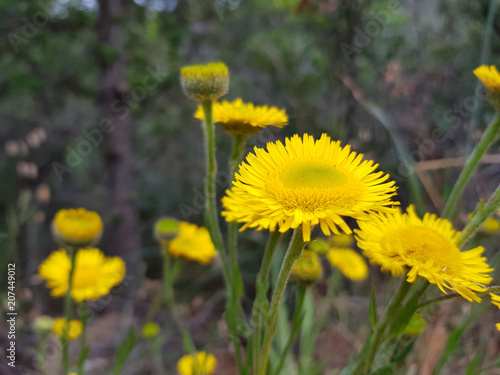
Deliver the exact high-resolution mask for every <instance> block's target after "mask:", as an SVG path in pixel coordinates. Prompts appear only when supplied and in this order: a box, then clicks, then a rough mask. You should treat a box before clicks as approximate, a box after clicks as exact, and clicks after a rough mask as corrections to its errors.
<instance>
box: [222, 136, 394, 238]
mask: <svg viewBox="0 0 500 375" xmlns="http://www.w3.org/2000/svg"><path fill="white" fill-rule="evenodd" d="M254 152H255V154H252V153H250V154H248V155H247V157H246V162H242V163H241V164H240V167H239V173H236V174H235V181H234V182H233V188H232V190H230V191H229V190H228V191H227V192H226V194H227V195H226V196H225V197H224V198H223V199H222V204H223V206H224V209H225V211H223V212H222V215H223V216H224V217H225V218H226V220H227V221H237V222H240V223H245V225H244V226H243V227H242V228H241V230H244V229H245V228H248V227H250V228H257V229H258V230H260V229H265V228H269V229H270V230H271V231H274V230H275V229H276V226H278V227H279V230H280V232H285V231H287V230H288V229H290V228H297V227H299V226H302V230H303V237H304V240H305V241H309V240H310V239H311V226H314V225H317V224H319V225H320V226H321V229H322V231H323V233H325V234H326V235H330V234H331V232H333V233H335V234H339V233H340V232H339V230H338V227H340V229H341V230H343V231H344V232H345V233H351V229H350V228H349V227H348V226H347V224H346V223H345V221H344V219H343V218H342V217H341V216H350V217H353V218H355V219H363V218H365V217H366V213H368V212H377V211H383V212H391V211H393V210H394V209H393V208H392V205H394V204H398V203H397V202H393V201H392V200H391V197H392V196H393V195H395V194H396V186H395V185H394V182H393V181H390V182H387V180H388V179H389V175H387V174H384V173H383V172H376V173H374V171H375V169H376V168H377V164H374V163H373V161H363V160H362V159H363V155H361V154H357V153H355V152H351V148H350V146H346V147H341V146H340V142H339V141H337V142H333V141H332V140H331V139H330V137H328V136H327V135H326V134H323V135H322V136H321V138H320V139H319V140H317V141H315V140H314V138H313V137H312V136H309V135H307V134H305V135H304V136H303V138H301V137H299V136H298V135H295V136H293V137H292V138H287V139H286V141H285V145H284V146H283V144H282V143H281V142H280V141H278V142H276V143H268V144H267V151H266V150H264V149H259V148H255V149H254Z"/></svg>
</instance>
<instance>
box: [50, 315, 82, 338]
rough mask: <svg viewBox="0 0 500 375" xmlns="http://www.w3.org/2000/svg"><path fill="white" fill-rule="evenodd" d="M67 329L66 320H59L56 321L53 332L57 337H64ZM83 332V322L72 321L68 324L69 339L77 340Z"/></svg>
mask: <svg viewBox="0 0 500 375" xmlns="http://www.w3.org/2000/svg"><path fill="white" fill-rule="evenodd" d="M65 327H66V318H57V319H56V320H54V326H53V328H52V332H53V333H54V334H55V335H57V336H62V335H63V333H64V328H65ZM82 331H83V324H82V322H81V321H79V320H76V319H72V320H70V321H69V324H68V339H70V340H76V339H77V338H78V337H80V335H81V334H82Z"/></svg>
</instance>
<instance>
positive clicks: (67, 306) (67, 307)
mask: <svg viewBox="0 0 500 375" xmlns="http://www.w3.org/2000/svg"><path fill="white" fill-rule="evenodd" d="M69 251H70V259H71V268H70V271H69V277H68V289H67V290H66V295H65V296H64V317H65V318H66V325H65V327H64V330H63V334H62V338H61V345H62V350H63V355H62V362H63V370H64V372H63V374H67V373H68V370H69V355H68V346H69V340H68V331H69V322H70V320H71V318H72V314H71V313H72V306H71V305H72V303H71V286H72V280H73V273H74V272H75V262H76V253H77V252H78V250H77V249H71V248H70V249H69Z"/></svg>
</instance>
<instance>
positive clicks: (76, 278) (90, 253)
mask: <svg viewBox="0 0 500 375" xmlns="http://www.w3.org/2000/svg"><path fill="white" fill-rule="evenodd" d="M70 269H71V260H70V258H69V256H68V253H67V252H66V250H64V249H60V250H57V251H54V252H53V253H52V254H50V255H49V257H48V258H47V259H46V260H45V261H44V262H43V263H42V264H41V265H40V267H38V274H39V276H40V277H41V278H43V279H45V280H46V281H47V287H48V288H50V289H51V291H50V294H51V296H52V297H62V296H64V295H65V294H66V291H67V289H68V279H69V272H70ZM124 276H125V262H124V261H123V260H122V259H121V258H119V257H107V256H105V255H104V254H103V253H102V251H101V250H99V249H80V250H78V252H77V253H76V259H75V270H74V273H73V281H72V285H71V297H73V299H74V300H75V302H82V301H85V300H95V299H98V298H100V297H103V296H105V295H107V294H108V293H109V292H110V290H111V288H113V287H114V286H116V285H118V284H120V283H121V282H122V280H123V277H124Z"/></svg>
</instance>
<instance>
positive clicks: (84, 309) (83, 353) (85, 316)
mask: <svg viewBox="0 0 500 375" xmlns="http://www.w3.org/2000/svg"><path fill="white" fill-rule="evenodd" d="M79 311H80V318H81V321H82V335H81V336H80V355H79V356H78V375H83V368H84V364H85V359H86V357H87V348H86V346H87V343H86V340H87V325H88V322H89V318H90V313H89V309H88V306H87V302H86V301H83V302H82V303H81V304H80V307H79Z"/></svg>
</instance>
